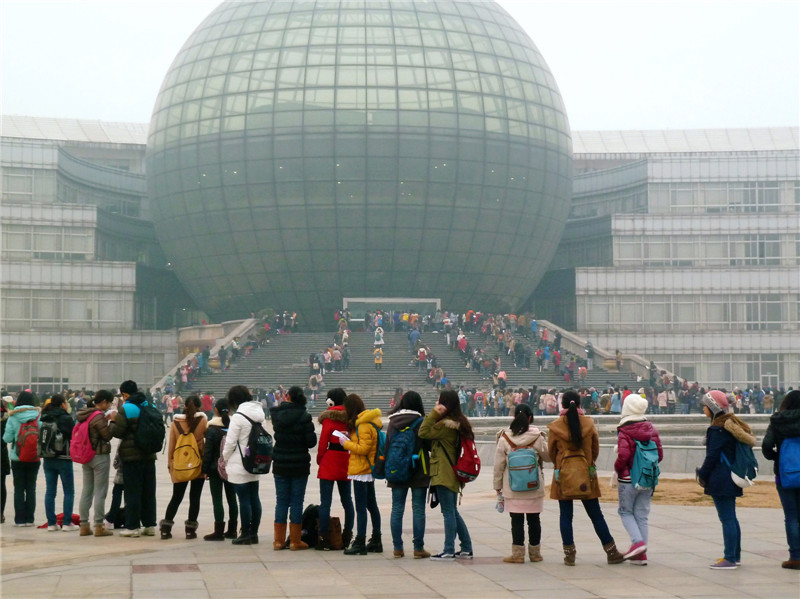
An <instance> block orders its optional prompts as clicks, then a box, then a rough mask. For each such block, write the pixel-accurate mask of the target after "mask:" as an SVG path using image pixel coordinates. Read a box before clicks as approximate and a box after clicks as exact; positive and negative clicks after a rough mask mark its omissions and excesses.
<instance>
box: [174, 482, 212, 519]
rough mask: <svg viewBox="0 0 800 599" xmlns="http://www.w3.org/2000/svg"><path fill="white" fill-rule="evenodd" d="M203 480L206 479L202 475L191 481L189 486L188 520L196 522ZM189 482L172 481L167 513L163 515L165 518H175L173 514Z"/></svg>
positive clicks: (176, 511)
mask: <svg viewBox="0 0 800 599" xmlns="http://www.w3.org/2000/svg"><path fill="white" fill-rule="evenodd" d="M205 482H206V479H204V478H203V477H202V476H201V477H199V478H195V479H194V480H192V481H191V488H190V489H189V519H188V521H189V522H197V516H198V515H199V514H200V497H201V496H202V494H203V483H205ZM189 484H190V482H189V481H187V482H183V483H172V499H170V500H169V505H167V513H166V514H165V515H164V519H165V520H175V514H177V513H178V508H179V507H180V505H181V501H183V496H184V494H185V493H186V487H187V486H188V485H189Z"/></svg>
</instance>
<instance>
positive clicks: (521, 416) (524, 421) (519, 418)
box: [509, 403, 533, 435]
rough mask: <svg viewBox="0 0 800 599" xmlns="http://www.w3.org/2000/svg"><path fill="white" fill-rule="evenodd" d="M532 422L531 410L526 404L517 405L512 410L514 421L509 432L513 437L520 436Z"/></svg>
mask: <svg viewBox="0 0 800 599" xmlns="http://www.w3.org/2000/svg"><path fill="white" fill-rule="evenodd" d="M531 422H533V410H531V408H530V406H529V405H528V404H524V403H521V404H518V405H517V407H516V408H514V420H512V421H511V426H509V428H510V429H511V432H512V433H514V434H515V435H521V434H522V433H524V432H525V431H527V430H528V427H529V426H530V423H531Z"/></svg>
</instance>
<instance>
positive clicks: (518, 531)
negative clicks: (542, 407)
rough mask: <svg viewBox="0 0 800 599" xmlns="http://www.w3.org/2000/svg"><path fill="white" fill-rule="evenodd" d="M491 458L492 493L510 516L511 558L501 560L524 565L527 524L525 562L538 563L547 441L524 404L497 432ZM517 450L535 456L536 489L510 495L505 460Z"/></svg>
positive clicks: (506, 462) (539, 558)
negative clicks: (536, 470) (526, 534)
mask: <svg viewBox="0 0 800 599" xmlns="http://www.w3.org/2000/svg"><path fill="white" fill-rule="evenodd" d="M496 441H497V448H496V450H495V457H494V473H493V474H494V479H493V480H494V490H495V492H496V493H497V496H498V499H502V501H503V509H505V510H506V511H507V512H508V513H509V515H510V516H511V555H510V556H508V557H505V558H503V561H504V562H506V563H510V564H522V563H525V521H526V520H527V524H528V559H529V560H530V561H532V562H540V561H542V553H541V549H540V545H541V540H542V524H541V521H540V516H539V514H541V513H542V508H543V507H544V468H543V466H542V463H543V462H547V461H550V456H549V454H548V453H547V439H546V438H545V436H544V435H543V434H542V433H541V431H540V430H539V429H538V428H537V427H535V426H533V410H531V408H530V406H529V405H527V404H519V405H517V406H516V407H515V408H514V418H513V420H512V421H511V424H510V425H509V426H508V428H505V429H503V430H501V431H498V433H497V437H496ZM517 448H531V449H533V450H534V451H535V452H536V458H537V460H536V461H537V468H538V470H539V486H538V488H536V489H533V490H530V491H512V490H511V482H510V473H509V470H508V456H509V454H510V453H511V452H512V451H514V450H516V449H517Z"/></svg>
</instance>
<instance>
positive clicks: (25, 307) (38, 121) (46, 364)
mask: <svg viewBox="0 0 800 599" xmlns="http://www.w3.org/2000/svg"><path fill="white" fill-rule="evenodd" d="M145 133H146V127H145V126H144V125H134V124H113V123H99V122H92V121H77V120H69V119H42V118H30V117H15V116H8V117H4V118H3V134H2V138H0V180H2V198H1V201H0V240H1V242H0V243H1V245H0V330H1V331H2V336H0V381H2V384H3V385H4V386H6V387H7V388H8V389H13V390H18V389H21V388H27V387H30V388H33V389H34V390H36V391H51V390H60V389H62V388H64V387H69V388H73V389H76V388H77V389H80V388H81V387H88V388H94V389H96V388H100V387H106V388H115V387H116V386H117V385H118V384H119V383H120V382H121V381H122V380H124V379H125V378H132V379H134V380H138V381H141V382H143V383H149V382H151V381H153V380H155V379H156V378H157V377H160V376H161V375H162V374H163V372H164V371H165V369H166V368H167V367H170V366H172V365H174V363H175V361H176V359H177V351H176V343H175V339H176V336H175V329H174V327H175V326H177V325H180V324H182V318H183V316H184V315H185V314H190V312H189V309H190V308H191V303H190V301H189V299H188V297H187V296H186V294H185V293H184V292H183V290H182V289H181V288H180V285H179V284H178V283H177V280H176V279H175V277H174V275H173V274H172V273H171V272H170V271H169V268H168V266H167V261H166V260H165V258H164V256H163V252H161V249H160V247H159V245H158V243H157V242H156V240H155V235H154V233H153V225H152V222H151V221H150V218H149V209H148V201H147V194H146V191H145V190H146V185H145V180H144V173H143V165H144V151H145V146H144V137H145ZM188 318H191V316H187V319H188Z"/></svg>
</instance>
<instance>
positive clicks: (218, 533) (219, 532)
mask: <svg viewBox="0 0 800 599" xmlns="http://www.w3.org/2000/svg"><path fill="white" fill-rule="evenodd" d="M203 540H204V541H224V540H225V522H214V532H212V533H211V534H210V535H206V536H204V537H203Z"/></svg>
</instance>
